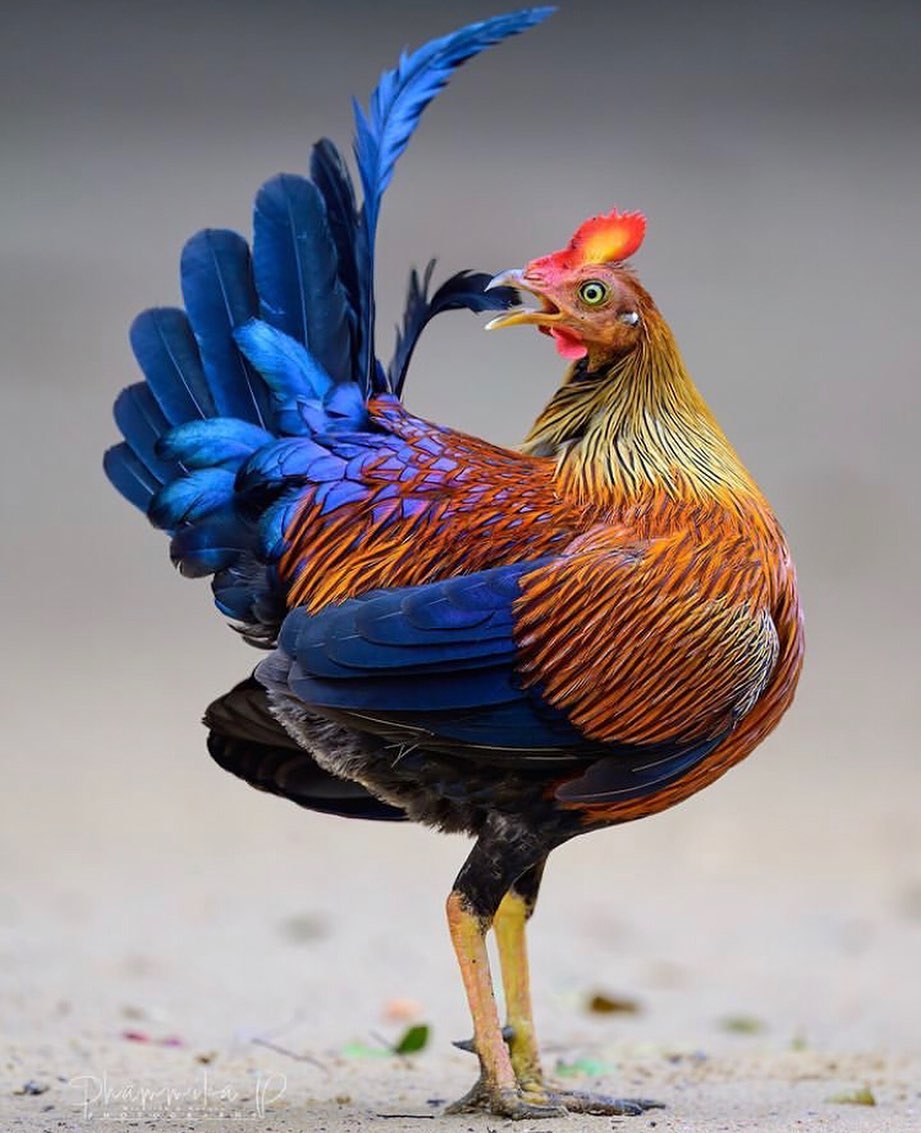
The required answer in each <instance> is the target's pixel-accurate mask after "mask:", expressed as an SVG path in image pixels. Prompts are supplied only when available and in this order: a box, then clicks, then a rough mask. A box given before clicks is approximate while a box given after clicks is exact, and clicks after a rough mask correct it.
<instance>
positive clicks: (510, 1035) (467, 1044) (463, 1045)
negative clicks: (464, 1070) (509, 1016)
mask: <svg viewBox="0 0 921 1133" xmlns="http://www.w3.org/2000/svg"><path fill="white" fill-rule="evenodd" d="M502 1037H503V1039H505V1041H506V1042H507V1043H510V1042H511V1041H512V1040H513V1039H514V1037H515V1028H514V1027H503V1028H502ZM451 1046H456V1047H457V1049H458V1050H465V1051H466V1052H467V1053H468V1054H476V1052H477V1049H476V1043H475V1042H474V1040H473V1039H455V1040H454V1042H452V1043H451Z"/></svg>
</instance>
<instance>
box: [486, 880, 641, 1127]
mask: <svg viewBox="0 0 921 1133" xmlns="http://www.w3.org/2000/svg"><path fill="white" fill-rule="evenodd" d="M545 864H546V859H544V860H543V861H541V862H539V863H538V864H537V865H535V866H532V867H531V868H530V869H529V870H527V871H526V872H525V873H523V874H522V875H521V876H520V877H518V878H517V879H516V880H515V881H514V882H513V883H512V887H511V889H509V891H508V892H507V893H506V894H505V896H504V897H503V898H502V903H501V904H500V905H499V908H498V910H497V911H496V916H495V920H494V922H493V928H494V930H495V933H496V944H497V946H498V950H499V963H500V965H501V967H502V986H503V989H504V991H505V1010H506V1022H507V1024H508V1025H507V1027H506V1033H507V1034H508V1035H509V1038H508V1043H509V1051H510V1054H511V1060H512V1067H513V1069H514V1071H515V1077H516V1078H517V1080H518V1085H519V1087H520V1089H521V1090H522V1093H523V1096H524V1097H525V1098H526V1099H528V1100H532V1099H533V1101H534V1102H536V1103H537V1104H539V1105H545V1106H554V1107H556V1106H561V1107H563V1108H564V1109H565V1110H566V1111H567V1112H568V1113H594V1114H607V1115H614V1116H630V1115H632V1116H636V1115H638V1114H640V1113H643V1112H644V1111H645V1110H647V1109H656V1108H659V1107H660V1104H661V1103H659V1102H654V1101H651V1100H650V1099H649V1098H615V1097H609V1096H608V1095H606V1094H590V1093H586V1092H584V1091H581V1090H570V1089H566V1088H564V1087H562V1086H557V1085H555V1084H553V1083H552V1082H549V1081H547V1080H546V1079H545V1078H544V1073H543V1069H542V1067H541V1062H540V1053H539V1051H538V1048H537V1037H536V1035H535V1033H534V1018H533V1015H532V1011H531V987H530V979H529V973H528V952H527V944H526V931H525V930H526V927H527V923H528V920H529V919H530V917H531V914H532V913H533V912H534V906H535V905H536V903H537V894H538V891H539V889H540V883H541V878H542V876H543V872H544V865H545Z"/></svg>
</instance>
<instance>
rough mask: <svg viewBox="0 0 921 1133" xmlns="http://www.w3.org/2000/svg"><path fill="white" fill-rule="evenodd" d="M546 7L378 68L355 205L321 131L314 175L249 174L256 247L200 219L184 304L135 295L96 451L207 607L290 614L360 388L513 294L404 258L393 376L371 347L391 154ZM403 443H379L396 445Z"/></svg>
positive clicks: (249, 621)
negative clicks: (306, 528) (126, 357)
mask: <svg viewBox="0 0 921 1133" xmlns="http://www.w3.org/2000/svg"><path fill="white" fill-rule="evenodd" d="M547 14H549V9H534V10H530V11H524V12H519V13H515V14H513V15H510V16H501V17H498V18H496V19H493V20H486V21H484V22H482V23H478V24H474V25H471V26H470V27H468V28H463V29H461V31H459V32H457V33H455V34H454V35H450V36H446V37H444V38H443V39H439V40H435V41H433V42H432V43H429V44H427V45H426V46H425V47H423V48H421V49H420V50H419V51H417V52H415V53H414V54H412V55H409V56H404V57H403V59H402V60H401V62H400V65H399V66H398V67H397V68H396V69H395V70H393V71H388V72H386V73H385V74H384V75H383V76H382V78H381V82H380V84H379V86H378V88H377V89H376V90H375V92H374V93H373V94H372V96H371V100H370V110H369V113H368V114H367V115H365V114H364V113H363V112H362V111H360V110H358V109H356V139H355V154H356V157H357V162H358V172H359V178H360V182H361V185H362V188H363V192H364V201H363V203H362V205H361V208H359V207H358V205H357V203H356V199H355V192H354V188H353V184H352V179H351V177H350V175H349V172H348V170H347V168H346V166H345V163H344V162H343V160H342V157H341V155H340V154H339V151H338V150H337V149H336V147H335V146H334V145H333V143H332V142H330V141H329V140H328V139H323V140H321V141H320V142H318V143H317V145H316V146H315V147H314V149H313V152H312V155H311V160H310V173H311V179H309V180H308V179H307V178H306V177H303V176H298V175H294V174H289V173H283V174H279V175H278V176H276V177H274V178H272V179H271V180H269V181H267V182H266V183H265V184H264V185H263V186H262V188H261V189H260V190H259V192H258V194H257V197H256V201H255V206H254V214H253V227H254V241H253V251H252V254H251V253H250V249H249V247H248V245H247V243H246V241H245V240H244V239H243V237H242V236H240V235H239V234H237V233H235V232H230V231H226V230H222V229H206V230H204V231H202V232H199V233H198V234H197V235H195V236H193V237H192V238H191V239H190V240H189V241H188V243H187V244H186V246H185V248H184V249H183V252H182V259H181V271H180V275H181V284H182V294H183V300H184V303H185V311H182V310H178V309H172V308H155V309H152V310H149V311H145V312H143V313H142V314H141V315H139V316H138V318H137V319H136V321H135V323H134V325H133V327H132V331H131V343H132V347H133V349H134V353H135V355H136V357H137V359H138V362H139V364H140V366H141V369H142V370H143V372H144V376H145V379H146V384H137V385H135V386H132V387H130V388H129V389H127V390H125V391H123V393H122V394H121V395H120V397H119V399H118V401H117V402H116V409H115V413H116V420H117V423H118V425H119V428H120V430H121V432H122V435H123V437H124V438H125V443H123V444H120V445H117V446H115V447H114V448H112V449H110V450H109V452H108V453H107V454H106V458H105V470H106V474H107V475H108V477H109V479H110V480H111V482H112V483H113V484H114V485H115V487H116V488H117V489H118V490H119V491H120V492H121V493H122V495H124V496H125V497H126V498H127V499H129V500H130V501H131V503H133V504H134V505H135V506H137V507H139V508H142V509H143V510H145V511H146V512H147V514H148V517H149V518H150V520H151V522H152V523H154V524H155V525H156V526H158V527H161V528H163V529H164V530H166V531H168V532H169V533H170V534H171V536H172V544H171V554H172V557H173V560H174V562H176V564H177V565H178V566H179V567H180V569H181V570H182V571H183V573H185V574H189V575H193V576H199V575H207V574H213V575H214V576H215V577H214V580H213V583H212V586H213V589H214V593H215V600H216V601H217V603H218V605H219V606H220V608H221V609H222V610H223V611H224V612H225V613H227V614H229V616H231V617H233V618H234V619H236V620H238V621H240V622H241V623H242V624H243V628H244V632H245V634H246V635H247V637H248V638H250V639H252V640H254V641H255V642H257V643H263V642H265V641H271V640H272V639H273V637H274V634H275V632H276V631H277V628H278V625H279V622H280V618H281V616H282V614H283V613H284V605H285V604H284V598H285V592H284V588H283V586H282V585H281V584H280V581H279V576H278V570H277V562H278V559H279V557H280V556H281V555H282V554H283V553H284V551H285V549H286V538H285V532H286V530H287V529H288V527H289V525H290V523H291V522H292V520H293V518H294V516H295V515H296V514H297V510H298V507H299V504H300V502H301V501H302V499H303V498H304V495H305V493H308V492H309V493H310V494H311V498H312V499H313V501H314V502H315V504H316V505H317V506H318V507H319V508H320V510H321V514H324V515H326V514H329V513H330V512H334V511H336V510H337V509H338V508H340V507H344V506H347V505H349V504H351V503H356V502H359V501H361V500H363V499H364V498H365V497H366V495H367V491H366V490H365V489H363V488H362V486H361V483H360V481H361V473H362V469H363V467H364V463H365V461H367V460H369V459H380V458H381V456H382V454H381V439H382V434H381V426H379V425H372V424H371V420H370V417H369V414H368V410H367V407H366V403H367V399H368V398H369V397H370V396H371V395H372V394H374V393H375V392H378V393H379V392H381V391H384V390H387V389H388V388H389V387H390V385H393V386H394V387H396V388H397V389H402V385H403V381H404V378H405V374H406V368H407V365H408V363H409V359H410V356H411V354H412V351H413V347H414V346H415V343H416V341H417V339H418V336H419V334H420V333H421V331H422V329H423V327H424V326H425V325H426V323H427V322H428V321H429V320H430V319H431V318H432V317H433V316H434V315H435V314H437V313H439V312H440V311H443V310H449V309H458V308H467V309H470V310H474V311H479V310H484V309H504V308H505V307H507V306H509V305H510V303H511V302H512V301H513V299H514V293H512V292H510V291H500V292H498V293H497V292H490V293H489V294H486V293H485V292H484V290H483V288H484V285H485V283H486V281H487V278H488V277H487V276H486V275H484V274H482V273H465V272H462V273H460V274H458V275H456V276H454V277H453V278H452V279H450V280H448V281H447V283H446V284H444V285H443V286H442V287H441V288H440V289H439V290H438V291H436V293H435V295H434V296H433V297H432V299H431V300H430V299H429V298H428V295H427V291H428V284H429V280H430V276H431V268H429V270H428V271H427V272H426V273H425V277H424V284H420V281H419V279H418V277H417V276H416V275H415V274H414V276H413V280H412V284H411V288H410V295H409V299H408V305H407V314H406V318H405V319H404V323H403V330H402V333H401V335H400V339H399V342H398V347H397V354H396V357H395V359H394V362H393V363H392V365H391V367H390V371H389V372H390V377H389V378H388V376H387V371H385V369H384V367H383V366H382V365H381V363H380V362H379V361H378V359H377V357H376V354H375V350H374V296H373V274H374V255H373V250H374V235H375V231H376V227H377V218H378V215H379V211H380V203H381V197H382V195H383V193H384V190H385V189H386V187H387V184H388V183H389V181H390V179H391V176H392V174H393V168H394V165H395V163H396V161H397V160H398V158H399V156H400V154H401V153H402V152H403V151H404V150H405V148H406V145H407V143H408V141H409V138H410V136H411V134H412V132H413V130H414V128H415V126H416V124H417V122H418V120H419V117H420V115H421V114H422V112H423V110H424V109H425V107H426V106H427V105H428V103H429V102H430V101H431V100H432V98H433V97H434V96H435V95H436V94H437V93H438V92H439V91H440V90H441V89H442V87H443V86H444V85H445V83H446V82H447V80H448V78H449V77H450V75H451V73H452V72H453V71H454V70H455V69H456V68H457V67H458V66H460V64H461V63H463V62H464V61H465V60H467V59H469V58H470V57H471V56H473V55H475V54H477V53H478V52H479V51H482V50H483V49H484V48H486V47H488V46H490V45H491V44H494V43H498V42H499V41H500V40H502V39H504V38H505V37H507V36H509V35H513V34H515V33H516V32H518V31H522V30H524V29H525V28H527V27H530V26H532V25H533V24H535V23H537V22H539V21H540V20H541V19H543V18H544V17H545V16H546V15H547ZM347 438H351V440H347ZM343 445H345V448H342V447H341V446H343ZM398 448H399V442H397V449H398ZM396 452H397V450H396V449H393V447H392V446H391V449H390V450H388V453H384V454H383V458H384V459H390V460H393V459H397V460H399V459H400V458H399V456H398V455H396ZM395 497H396V491H395V489H394V490H393V491H392V492H391V493H390V497H389V498H388V496H387V493H386V491H385V492H384V493H381V494H380V498H379V500H378V501H377V502H376V503H375V505H374V509H373V511H372V517H373V518H375V519H376V520H381V521H384V520H386V518H387V516H388V515H390V514H391V513H393V514H397V515H401V516H407V515H413V514H417V513H418V512H419V511H420V510H422V509H423V508H424V503H423V502H422V501H419V500H414V499H405V500H400V501H396V502H394V500H395ZM394 507H395V508H396V511H395V512H394Z"/></svg>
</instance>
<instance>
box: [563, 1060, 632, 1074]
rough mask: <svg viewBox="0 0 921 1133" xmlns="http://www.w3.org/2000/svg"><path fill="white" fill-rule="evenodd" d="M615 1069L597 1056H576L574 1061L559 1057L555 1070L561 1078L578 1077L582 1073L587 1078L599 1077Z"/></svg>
mask: <svg viewBox="0 0 921 1133" xmlns="http://www.w3.org/2000/svg"><path fill="white" fill-rule="evenodd" d="M616 1069H617V1067H616V1066H614V1065H612V1063H610V1062H602V1061H601V1060H600V1059H597V1058H577V1059H576V1060H575V1061H574V1062H564V1061H563V1060H562V1059H561V1058H560V1059H557V1063H556V1072H557V1074H559V1075H560V1077H561V1078H578V1077H581V1076H583V1075H584V1076H585V1077H587V1078H601V1077H602V1076H603V1075H605V1074H610V1073H612V1071H614V1070H616Z"/></svg>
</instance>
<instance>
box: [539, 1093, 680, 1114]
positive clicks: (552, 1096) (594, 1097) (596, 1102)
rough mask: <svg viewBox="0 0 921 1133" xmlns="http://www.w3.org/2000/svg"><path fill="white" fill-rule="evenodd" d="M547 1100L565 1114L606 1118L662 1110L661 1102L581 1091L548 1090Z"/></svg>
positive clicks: (662, 1104)
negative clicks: (582, 1114) (560, 1107)
mask: <svg viewBox="0 0 921 1133" xmlns="http://www.w3.org/2000/svg"><path fill="white" fill-rule="evenodd" d="M547 1099H548V1100H549V1101H550V1102H551V1103H552V1104H553V1105H559V1106H562V1107H563V1109H565V1110H566V1112H567V1113H589V1114H594V1115H598V1116H606V1117H639V1116H640V1114H642V1113H645V1112H646V1110H648V1109H664V1108H665V1105H664V1103H663V1102H657V1101H654V1100H653V1099H652V1098H612V1097H609V1096H608V1095H607V1094H589V1093H583V1092H582V1091H581V1090H548V1091H547Z"/></svg>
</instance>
